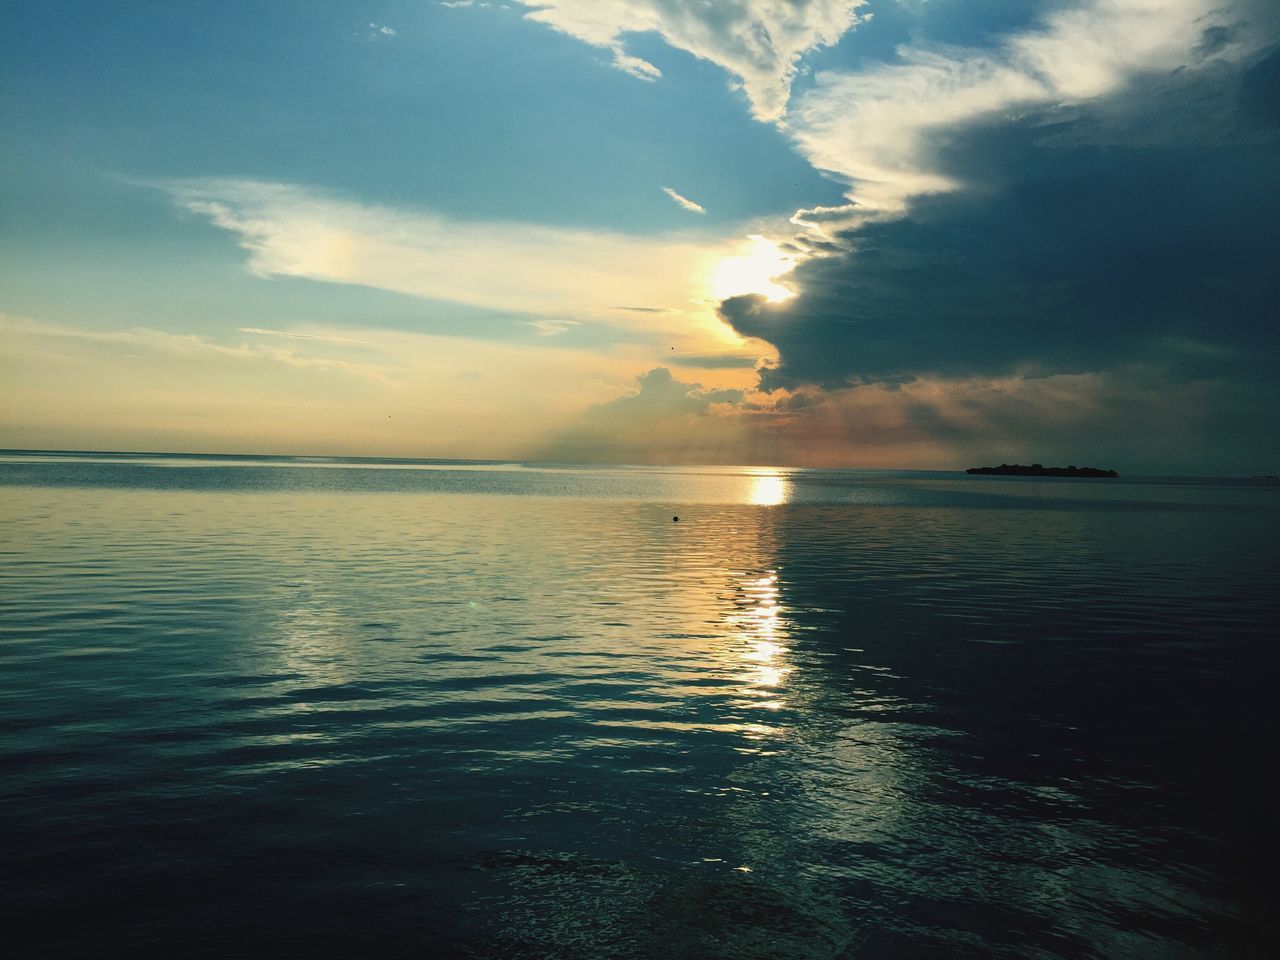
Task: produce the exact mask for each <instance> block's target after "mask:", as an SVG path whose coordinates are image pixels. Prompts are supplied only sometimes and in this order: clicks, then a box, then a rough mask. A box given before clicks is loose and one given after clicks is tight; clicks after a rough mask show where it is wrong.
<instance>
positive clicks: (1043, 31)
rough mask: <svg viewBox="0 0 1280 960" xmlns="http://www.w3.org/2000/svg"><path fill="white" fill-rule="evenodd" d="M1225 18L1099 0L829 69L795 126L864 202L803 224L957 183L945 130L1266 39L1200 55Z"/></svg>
mask: <svg viewBox="0 0 1280 960" xmlns="http://www.w3.org/2000/svg"><path fill="white" fill-rule="evenodd" d="M1228 9H1229V4H1228ZM1222 16H1223V5H1222V0H1092V2H1087V3H1084V4H1082V5H1080V6H1074V7H1071V8H1069V9H1066V10H1060V11H1058V12H1056V13H1052V14H1050V15H1048V16H1047V17H1046V18H1045V19H1044V20H1043V21H1042V23H1041V24H1040V26H1039V27H1037V28H1035V29H1030V30H1027V31H1024V32H1021V33H1017V34H1014V35H1012V36H1010V37H1008V38H1006V39H1005V41H1004V42H1003V43H1002V44H1000V45H998V46H996V47H995V48H993V49H990V50H977V49H957V48H941V47H936V48H931V47H928V46H920V45H917V46H912V45H909V44H908V45H906V46H903V47H902V48H901V49H900V50H899V55H900V57H899V61H898V62H895V63H890V64H883V65H879V66H876V67H872V68H870V69H867V70H864V71H860V72H855V73H842V72H831V71H828V72H823V73H821V74H819V75H818V76H817V78H816V79H817V85H816V87H815V88H814V89H812V90H810V91H809V92H808V93H806V94H805V95H804V96H803V97H802V98H801V99H800V101H799V102H798V103H797V104H796V105H795V108H794V110H793V111H792V113H791V115H789V117H788V123H789V127H790V130H791V133H792V136H793V137H794V140H795V142H796V144H797V145H798V146H799V148H800V150H801V152H802V153H803V154H804V155H805V157H806V158H807V159H808V160H809V161H810V162H811V163H813V165H814V166H815V167H817V168H819V169H821V170H824V171H827V172H829V173H832V174H834V175H836V176H838V177H840V178H842V179H846V180H849V181H852V182H853V185H852V189H851V191H850V193H849V198H850V200H852V201H854V202H855V203H856V206H855V207H846V208H830V207H828V208H823V209H816V210H812V211H800V212H799V213H798V214H797V222H801V223H805V224H808V225H814V224H817V223H819V222H820V221H823V220H825V221H828V222H831V221H835V222H837V223H838V222H840V221H841V220H844V221H845V222H848V221H849V220H850V219H853V218H857V217H868V216H871V217H874V216H884V215H896V214H900V213H901V212H902V211H903V210H904V209H905V207H906V205H907V203H908V201H909V200H910V198H911V197H913V196H918V195H921V194H927V193H935V192H942V191H948V190H952V189H955V188H957V187H958V186H960V184H958V183H956V182H955V181H954V180H952V179H951V178H949V177H947V176H946V175H944V174H943V173H941V172H940V170H939V169H938V168H937V164H936V162H935V159H934V157H933V155H932V154H933V144H932V143H931V137H934V136H935V135H937V134H938V133H939V132H941V131H942V130H944V129H945V128H947V127H951V126H954V125H959V124H964V123H973V122H977V121H980V120H983V119H986V118H991V117H998V116H1000V115H1001V114H1002V113H1010V112H1013V113H1015V114H1016V112H1017V111H1019V110H1025V109H1029V108H1032V107H1044V106H1057V105H1060V104H1068V103H1072V102H1081V101H1085V100H1089V99H1091V98H1096V97H1101V96H1104V95H1107V94H1110V93H1114V92H1116V91H1118V90H1120V89H1121V88H1123V86H1124V85H1125V84H1126V83H1127V82H1128V81H1129V80H1130V79H1131V78H1133V77H1135V76H1136V75H1138V74H1140V73H1144V72H1150V71H1173V70H1177V69H1180V68H1195V67H1197V66H1199V65H1201V64H1207V63H1210V62H1212V61H1213V60H1214V59H1217V58H1228V59H1230V58H1239V57H1243V56H1246V55H1248V54H1250V53H1251V52H1252V51H1253V50H1255V49H1256V48H1257V46H1258V45H1259V44H1260V43H1261V42H1262V38H1261V37H1258V36H1255V38H1254V39H1252V40H1251V39H1249V35H1248V33H1247V32H1246V33H1244V34H1242V35H1241V36H1242V39H1237V40H1235V41H1233V42H1232V43H1229V44H1227V45H1226V46H1224V47H1223V48H1221V49H1219V50H1215V51H1214V52H1213V53H1212V54H1211V55H1209V54H1203V53H1201V52H1200V51H1199V49H1198V48H1199V47H1200V45H1201V43H1202V39H1203V36H1204V31H1205V30H1206V28H1208V27H1210V26H1212V25H1214V24H1215V23H1217V22H1220V20H1219V19H1218V18H1220V17H1222ZM1228 22H1229V19H1228ZM1260 32H1261V31H1258V30H1255V31H1253V33H1254V34H1255V35H1256V34H1258V33H1260Z"/></svg>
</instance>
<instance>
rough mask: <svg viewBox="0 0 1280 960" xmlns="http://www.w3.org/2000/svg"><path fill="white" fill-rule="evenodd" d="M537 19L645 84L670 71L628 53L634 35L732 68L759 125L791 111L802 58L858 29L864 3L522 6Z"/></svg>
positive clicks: (601, 0)
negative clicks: (603, 53) (602, 53)
mask: <svg viewBox="0 0 1280 960" xmlns="http://www.w3.org/2000/svg"><path fill="white" fill-rule="evenodd" d="M520 2H521V3H522V5H523V6H525V7H530V8H532V12H530V13H529V14H527V16H528V18H529V19H530V20H535V21H537V22H539V23H544V24H546V25H547V26H549V27H552V28H553V29H556V30H559V31H561V32H562V33H566V34H568V35H569V36H572V37H576V38H577V39H579V40H582V41H584V42H585V43H589V44H591V45H592V46H596V47H601V48H603V49H605V50H608V51H609V52H610V53H611V54H612V55H613V64H614V66H615V67H617V68H618V69H619V70H623V71H625V72H627V73H629V74H631V75H632V76H634V77H638V78H639V79H641V80H656V79H658V78H659V77H661V76H662V72H661V71H660V70H659V69H658V68H657V67H656V66H654V65H653V64H652V63H649V62H648V61H647V60H643V59H641V58H639V57H636V56H633V55H631V54H629V53H627V51H626V36H627V35H628V34H634V33H649V32H653V33H657V34H659V35H660V36H661V37H662V38H663V40H665V41H666V42H667V43H668V44H669V45H670V46H672V47H675V48H676V49H678V50H683V51H685V52H687V53H691V54H693V55H694V56H695V57H698V58H700V59H703V60H707V61H709V62H711V63H714V64H716V65H717V66H719V67H721V68H723V69H724V70H726V71H727V72H728V73H729V74H731V75H732V76H733V77H735V78H736V80H737V81H738V82H739V83H740V84H741V86H742V89H743V91H744V92H745V93H746V95H747V99H748V100H749V101H750V104H751V112H752V115H753V116H755V117H756V118H757V119H760V120H766V121H773V120H778V119H779V118H781V117H782V115H783V113H784V112H785V111H786V107H787V100H788V98H789V97H790V94H791V81H792V79H793V78H794V77H795V74H796V70H797V64H798V63H799V60H800V58H801V57H803V56H804V55H805V54H806V53H809V52H810V51H813V50H816V49H818V48H820V47H825V46H830V45H831V44H834V43H835V42H836V41H837V40H839V39H840V37H841V36H843V35H844V33H845V32H846V31H848V30H849V29H850V28H852V27H853V26H854V25H855V24H856V23H857V22H858V17H857V14H856V13H855V11H856V10H857V9H858V8H859V7H861V6H862V3H863V0H716V2H714V3H711V2H707V0H520Z"/></svg>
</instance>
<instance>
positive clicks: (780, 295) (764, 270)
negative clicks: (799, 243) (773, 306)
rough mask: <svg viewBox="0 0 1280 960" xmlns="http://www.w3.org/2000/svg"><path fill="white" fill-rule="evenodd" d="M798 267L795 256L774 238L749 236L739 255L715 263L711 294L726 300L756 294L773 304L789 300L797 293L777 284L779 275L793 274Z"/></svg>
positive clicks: (718, 298)
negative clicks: (789, 253)
mask: <svg viewBox="0 0 1280 960" xmlns="http://www.w3.org/2000/svg"><path fill="white" fill-rule="evenodd" d="M795 266H796V258H795V257H793V256H789V255H787V254H786V253H784V252H783V251H782V248H781V247H779V246H778V245H777V244H776V243H774V242H773V241H772V240H769V239H767V238H766V237H761V236H758V235H753V236H750V237H748V238H747V241H746V243H745V244H744V245H743V247H742V248H741V250H740V252H739V253H738V254H736V255H735V256H732V257H725V258H724V259H723V260H721V261H720V262H719V263H718V264H716V267H715V269H714V270H713V271H712V273H711V295H712V296H713V297H715V298H716V299H717V300H724V299H727V298H728V297H740V296H743V295H745V294H750V293H754V294H758V295H760V296H762V297H764V298H765V299H766V300H768V301H769V302H770V303H778V302H779V301H782V300H789V299H790V298H791V297H794V296H795V292H794V291H793V290H789V289H788V288H787V287H784V286H783V285H782V284H780V283H778V277H781V276H783V275H784V274H787V273H790V272H791V271H792V270H794V269H795Z"/></svg>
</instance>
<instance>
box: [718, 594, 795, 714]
mask: <svg viewBox="0 0 1280 960" xmlns="http://www.w3.org/2000/svg"><path fill="white" fill-rule="evenodd" d="M736 593H737V599H736V601H735V604H736V609H735V611H734V613H733V614H732V615H731V616H730V622H731V625H732V627H733V628H734V630H735V632H736V633H737V639H738V641H739V643H738V645H737V656H738V659H739V661H740V664H741V666H740V668H739V671H738V673H739V676H740V679H741V680H742V683H743V687H742V688H741V694H742V695H743V697H744V698H746V703H747V705H749V706H750V707H752V708H757V709H758V708H763V709H766V710H780V709H782V708H783V707H784V706H786V699H785V697H784V696H783V695H782V691H781V689H780V688H781V687H782V686H783V683H784V682H785V680H786V678H787V675H788V674H790V673H791V670H792V668H791V666H790V665H789V664H788V663H787V653H788V649H787V646H786V644H785V628H784V623H783V619H782V608H781V605H780V603H779V589H778V574H777V571H776V570H770V571H768V572H767V573H765V574H763V575H760V574H753V575H749V576H747V577H744V578H742V579H741V580H739V582H738V584H737V590H736ZM756 732H757V733H765V732H771V731H770V728H769V727H767V726H762V727H761V729H760V730H758V731H756Z"/></svg>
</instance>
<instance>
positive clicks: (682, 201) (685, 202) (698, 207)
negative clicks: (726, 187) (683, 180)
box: [662, 187, 707, 213]
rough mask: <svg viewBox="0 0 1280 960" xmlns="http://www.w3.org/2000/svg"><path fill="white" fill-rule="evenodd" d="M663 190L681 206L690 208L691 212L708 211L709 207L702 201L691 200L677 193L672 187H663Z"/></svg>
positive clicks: (686, 208)
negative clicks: (701, 202)
mask: <svg viewBox="0 0 1280 960" xmlns="http://www.w3.org/2000/svg"><path fill="white" fill-rule="evenodd" d="M662 192H663V193H665V194H666V195H667V196H668V197H670V198H671V199H672V200H674V201H675V202H676V203H677V204H678V205H679V206H680V207H681V208H683V209H685V210H688V211H689V212H690V213H706V212H707V208H706V207H704V206H703V205H702V204H700V203H696V202H694V201H693V200H690V199H689V198H688V197H686V196H684V195H683V194H681V193H677V192H676V191H675V190H673V189H672V188H671V187H663V188H662Z"/></svg>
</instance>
